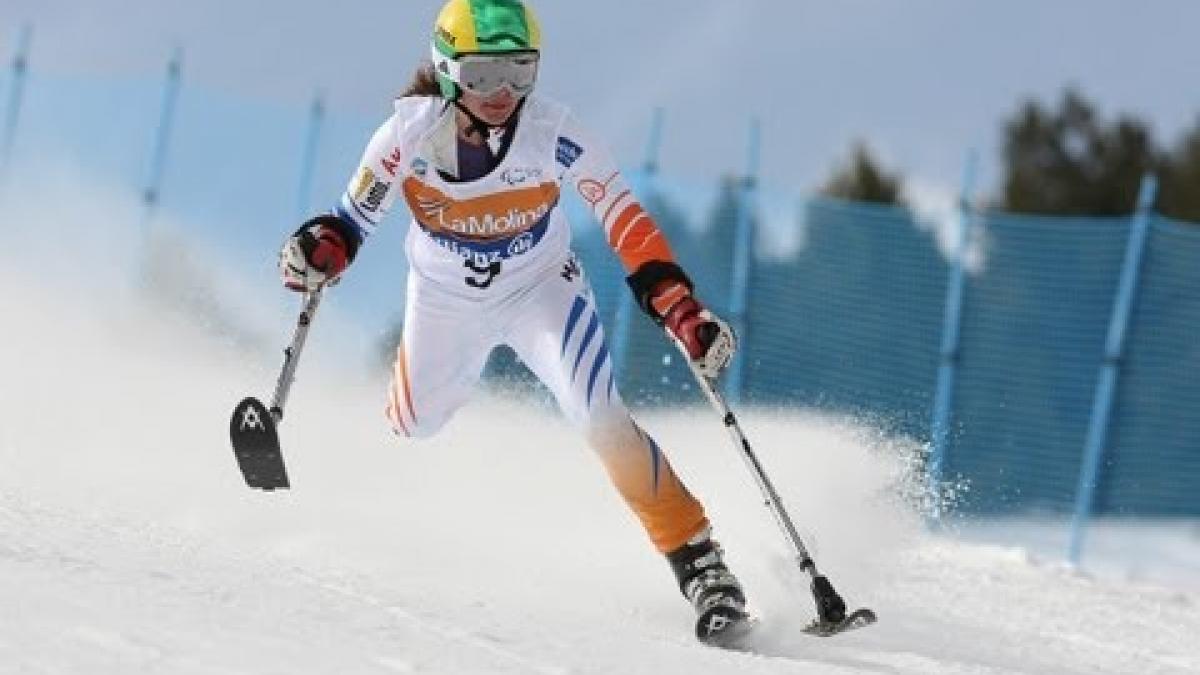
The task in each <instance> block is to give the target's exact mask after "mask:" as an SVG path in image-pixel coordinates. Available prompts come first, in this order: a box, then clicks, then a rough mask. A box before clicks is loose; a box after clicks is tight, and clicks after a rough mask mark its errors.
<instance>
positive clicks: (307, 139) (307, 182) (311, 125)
mask: <svg viewBox="0 0 1200 675" xmlns="http://www.w3.org/2000/svg"><path fill="white" fill-rule="evenodd" d="M324 121H325V101H324V99H323V98H322V96H321V95H320V94H317V95H316V96H314V97H313V102H312V107H311V108H309V111H308V131H307V133H306V134H305V136H304V155H303V157H301V159H300V185H299V186H298V188H297V190H296V222H300V221H302V220H304V219H305V218H307V217H308V214H309V205H310V204H311V203H312V181H313V171H314V169H315V167H316V165H317V148H318V147H320V142H321V125H322V123H323V122H324Z"/></svg>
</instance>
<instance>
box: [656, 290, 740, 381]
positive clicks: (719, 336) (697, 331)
mask: <svg viewBox="0 0 1200 675" xmlns="http://www.w3.org/2000/svg"><path fill="white" fill-rule="evenodd" d="M662 320H663V327H664V328H666V329H667V332H668V333H669V334H670V335H671V337H673V338H675V339H676V340H678V341H679V343H680V344H682V345H683V348H684V349H685V350H686V351H687V354H688V356H689V357H691V359H692V363H693V364H695V366H696V369H697V370H699V371H700V374H701V375H703V376H705V377H708V378H716V377H717V376H718V375H720V374H721V371H722V370H724V369H725V366H727V365H729V360H730V359H732V358H733V352H734V351H735V350H736V349H737V337H736V336H735V335H734V333H733V329H732V328H730V327H729V324H727V323H725V322H724V321H722V320H721V319H720V318H719V317H717V315H715V314H713V313H712V312H710V311H708V310H707V309H705V307H704V305H701V304H700V301H699V300H696V298H695V297H694V296H692V295H690V294H688V295H685V296H684V297H683V298H682V299H680V300H678V301H676V302H675V303H674V304H673V305H671V308H670V309H668V310H667V311H666V313H665V314H663V317H662Z"/></svg>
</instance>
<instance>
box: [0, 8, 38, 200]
mask: <svg viewBox="0 0 1200 675" xmlns="http://www.w3.org/2000/svg"><path fill="white" fill-rule="evenodd" d="M32 42H33V27H32V26H30V25H28V24H27V25H25V26H22V27H21V32H20V35H19V36H18V37H17V51H16V53H15V54H14V55H13V61H12V84H11V85H10V87H9V90H8V106H7V107H6V108H5V113H4V140H3V142H2V143H0V176H2V175H3V174H4V173H5V172H6V170H7V169H8V163H9V161H10V160H11V159H12V152H13V143H14V142H15V140H16V137H17V119H18V118H19V117H20V115H21V102H22V100H23V99H24V94H25V77H26V73H27V72H28V71H29V48H30V45H31V44H32Z"/></svg>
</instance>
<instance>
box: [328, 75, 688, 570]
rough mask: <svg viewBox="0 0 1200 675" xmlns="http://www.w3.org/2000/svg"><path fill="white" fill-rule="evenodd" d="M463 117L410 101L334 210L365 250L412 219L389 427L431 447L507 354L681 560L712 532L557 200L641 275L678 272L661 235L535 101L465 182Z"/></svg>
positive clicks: (565, 123) (593, 153) (570, 125)
mask: <svg viewBox="0 0 1200 675" xmlns="http://www.w3.org/2000/svg"><path fill="white" fill-rule="evenodd" d="M454 115H455V108H454V107H453V106H447V105H446V102H445V101H444V100H443V99H441V98H437V97H416V96H414V97H406V98H401V99H398V100H397V101H396V105H395V113H394V114H393V115H392V116H391V117H390V118H389V119H388V120H387V121H386V122H384V123H383V125H382V126H380V127H379V129H378V131H376V132H375V134H374V136H373V137H372V138H371V141H370V143H369V144H368V146H367V148H366V151H365V153H364V154H363V157H362V160H361V162H360V164H359V167H358V169H357V171H356V172H355V174H354V176H353V178H352V180H351V182H350V184H349V186H348V187H347V190H346V192H345V194H344V195H343V196H342V198H341V201H340V203H339V205H338V206H337V208H336V209H335V215H337V216H338V217H339V218H340V219H341V220H343V221H346V222H348V223H352V224H353V225H354V227H355V228H357V231H358V233H359V235H360V236H361V238H363V239H365V238H366V237H367V236H368V235H370V234H371V233H372V232H373V231H374V229H375V227H376V226H377V225H378V224H379V222H380V221H381V220H382V219H383V217H384V215H385V214H386V213H387V212H388V211H389V209H390V208H391V207H392V205H393V204H394V203H395V201H396V200H397V199H399V198H400V197H401V196H402V197H403V198H404V200H405V202H406V203H407V205H408V207H409V210H410V211H411V213H412V215H413V220H412V224H411V226H410V227H409V230H408V234H407V238H406V243H405V249H406V252H407V255H408V259H409V263H410V272H409V278H408V287H407V301H406V305H405V313H404V325H403V337H402V340H401V343H400V345H399V347H398V349H397V355H396V362H395V368H394V370H395V372H394V378H393V381H392V385H391V387H390V392H389V398H388V406H387V416H388V418H389V419H390V421H391V423H392V426H393V428H394V429H395V430H396V432H397V434H400V435H403V436H405V437H425V436H430V435H432V434H434V433H436V432H437V431H438V430H439V429H440V428H441V427H442V426H443V425H444V424H445V423H446V421H447V420H448V419H449V418H450V417H451V415H453V413H454V412H455V410H457V409H458V408H459V407H460V406H461V405H462V404H463V403H465V402H466V400H467V398H468V396H469V395H470V392H471V390H472V389H473V388H474V386H475V384H476V383H477V381H478V379H479V377H480V374H481V372H482V370H483V367H484V365H485V363H486V361H487V358H488V355H489V354H490V353H491V351H492V349H493V348H495V347H496V346H498V345H501V344H507V345H508V346H509V347H511V348H512V349H513V350H514V351H515V352H516V354H517V355H518V357H520V359H521V360H522V361H523V362H524V363H525V364H526V365H527V366H528V367H529V368H530V369H531V370H532V371H533V373H534V374H535V375H537V377H538V378H539V379H540V380H541V381H542V382H543V383H544V384H545V385H546V386H547V387H549V389H550V390H551V392H553V394H554V396H555V398H556V400H557V402H558V404H559V407H560V408H561V409H562V411H563V412H564V414H565V415H566V416H567V417H568V419H570V420H571V422H572V423H574V424H575V425H577V426H578V427H580V428H581V429H582V430H583V431H584V433H585V434H586V437H587V439H588V442H589V443H590V445H591V446H592V447H593V448H594V449H595V451H596V453H597V454H598V456H599V457H600V459H601V460H602V462H603V463H604V466H605V468H606V469H607V471H608V473H609V476H610V478H611V479H612V481H613V483H614V484H615V486H616V487H617V489H618V490H619V491H620V493H621V495H622V496H623V497H624V499H625V501H626V502H627V503H628V504H629V506H630V508H632V510H633V511H634V513H635V514H636V515H637V516H638V518H639V519H640V520H641V522H642V524H643V526H644V527H645V529H646V531H647V533H648V534H649V536H650V539H651V540H652V541H653V543H654V545H655V547H656V548H657V549H658V550H659V551H661V552H664V553H665V552H668V551H672V550H674V549H676V548H678V547H679V546H681V545H683V544H684V543H685V542H686V541H687V540H688V539H689V538H691V537H692V536H694V535H696V534H697V533H698V532H699V531H701V530H702V529H704V528H705V527H706V526H707V520H706V518H705V514H704V510H703V508H702V507H701V505H700V503H699V502H698V501H697V500H696V499H695V498H694V497H693V496H692V495H691V493H690V492H689V491H688V490H687V488H686V487H685V486H684V485H683V483H682V482H681V481H680V480H679V478H678V477H677V476H676V474H675V472H674V471H673V470H672V468H671V466H670V464H669V463H668V461H667V458H666V457H665V455H664V454H663V452H662V451H661V449H660V448H659V447H658V445H657V444H656V443H655V441H654V440H653V439H652V438H650V436H649V435H648V434H646V433H645V432H644V431H642V429H641V428H639V427H638V426H637V424H636V423H635V422H634V421H633V420H632V418H631V417H630V415H629V412H628V410H627V409H626V407H625V405H624V403H623V402H622V401H621V397H620V394H619V393H618V391H617V387H616V384H615V379H614V373H613V360H612V356H611V354H610V353H609V350H608V342H607V340H606V339H605V336H604V330H603V328H602V327H601V325H600V321H599V316H598V314H597V311H596V306H595V300H594V299H593V296H592V292H591V289H590V287H589V285H588V282H587V280H586V278H585V277H584V275H583V271H582V269H581V267H580V265H579V263H578V261H576V259H575V257H574V256H573V254H572V253H571V250H570V226H569V224H568V223H567V220H566V218H565V216H564V214H563V209H562V208H561V205H560V198H561V196H562V191H563V190H564V189H567V190H574V191H576V192H577V193H578V194H579V195H580V196H581V197H582V198H583V199H584V201H585V202H587V203H588V204H589V205H590V206H591V208H592V210H593V212H594V213H595V215H596V219H597V221H599V222H600V223H601V224H602V225H603V227H604V231H605V234H606V235H607V239H608V242H609V244H610V245H611V246H612V248H613V250H614V251H615V253H616V254H617V255H618V256H619V257H620V259H621V262H622V263H623V265H624V267H625V268H626V269H627V270H629V271H630V272H631V273H632V272H634V271H636V270H637V269H638V268H639V267H640V266H641V265H642V264H643V263H645V262H647V261H664V262H672V261H673V258H672V254H671V251H670V249H669V248H668V246H667V243H666V241H665V239H664V238H663V236H662V233H661V232H660V231H659V229H658V227H657V226H656V225H655V224H654V222H653V220H652V219H651V218H650V217H649V215H648V214H646V212H645V211H644V210H643V209H642V207H641V205H640V204H639V203H638V201H637V200H636V199H635V198H634V196H633V194H632V193H631V192H630V190H629V188H628V186H627V185H626V183H625V181H624V179H623V178H622V177H621V174H620V172H619V171H618V170H617V168H616V165H615V163H614V162H613V160H612V159H611V157H610V156H609V154H608V152H607V151H606V150H605V149H603V148H602V147H600V146H598V145H597V144H596V142H595V141H594V140H592V138H591V136H590V135H589V134H588V133H587V132H586V131H585V130H584V129H582V128H580V126H579V124H578V122H577V121H576V120H575V119H574V117H573V115H572V114H571V113H570V112H569V111H568V110H567V109H566V108H565V107H564V106H561V105H559V104H557V103H553V102H551V101H548V100H546V99H543V98H539V97H536V96H530V97H529V98H528V99H527V100H526V101H525V103H524V105H523V107H522V109H521V110H520V112H519V115H520V117H519V118H518V121H517V124H516V127H515V131H514V132H513V134H514V135H513V137H512V139H511V141H510V144H509V147H508V150H507V153H506V154H505V155H504V156H503V158H502V160H501V161H500V163H499V164H498V165H497V166H496V167H495V168H494V169H493V170H491V171H490V173H487V174H486V175H484V176H482V177H481V178H478V179H476V180H470V181H455V180H450V179H448V178H449V177H451V176H455V175H458V171H457V157H458V155H457V147H458V146H457V144H458V143H459V141H458V134H457V130H456V124H455V120H454Z"/></svg>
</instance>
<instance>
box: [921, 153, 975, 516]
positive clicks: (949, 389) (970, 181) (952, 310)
mask: <svg viewBox="0 0 1200 675" xmlns="http://www.w3.org/2000/svg"><path fill="white" fill-rule="evenodd" d="M978 165H979V158H978V155H977V154H976V152H975V151H973V150H972V151H971V152H970V153H968V154H967V161H966V164H965V165H964V166H963V180H962V193H961V194H960V195H959V198H958V223H957V225H958V233H957V234H958V245H957V247H956V251H955V254H954V259H953V260H951V261H950V275H949V278H948V279H947V281H946V304H945V308H944V309H943V312H942V343H941V348H940V350H939V357H940V362H939V363H938V377H937V391H936V392H935V395H934V396H935V398H934V402H933V419H932V421H931V424H930V435H931V438H930V451H929V463H928V466H927V469H926V475H927V480H928V481H929V483H928V494H929V498H930V501H931V504H930V509H929V513H928V514H927V515H928V516H929V518H930V520H931V524H936V523H937V522H938V521H939V520H940V519H941V517H942V506H943V505H942V480H943V476H942V474H943V472H944V470H945V466H946V446H947V445H948V444H949V441H950V424H951V418H952V417H953V407H954V380H955V378H956V377H957V375H958V355H959V345H960V337H961V335H962V310H963V303H964V296H965V294H964V290H965V286H966V276H967V275H966V259H967V249H968V246H969V245H970V237H971V233H972V231H973V229H974V228H973V225H974V219H975V209H974V207H973V206H972V205H971V199H972V197H973V195H974V192H975V179H976V174H977V172H978Z"/></svg>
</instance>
